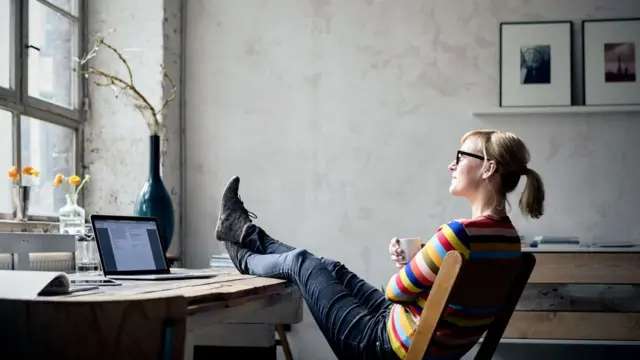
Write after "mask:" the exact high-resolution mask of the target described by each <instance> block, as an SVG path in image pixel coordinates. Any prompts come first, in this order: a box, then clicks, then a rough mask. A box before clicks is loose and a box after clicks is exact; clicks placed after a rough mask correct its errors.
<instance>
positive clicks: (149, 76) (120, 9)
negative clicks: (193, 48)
mask: <svg viewBox="0 0 640 360" xmlns="http://www.w3.org/2000/svg"><path fill="white" fill-rule="evenodd" d="M181 6H182V1H180V0H166V1H152V2H148V1H130V0H111V1H89V2H88V14H89V21H88V24H89V35H90V36H92V37H93V36H95V34H97V33H99V32H102V33H106V32H107V31H109V30H111V29H115V30H116V31H115V32H114V33H112V34H111V35H109V37H108V38H107V41H108V42H110V43H111V44H112V45H114V46H116V47H117V48H118V49H119V50H125V49H129V50H127V51H126V53H125V54H126V56H127V59H128V61H129V63H130V65H131V67H132V70H133V73H134V83H135V84H136V85H137V86H138V87H139V89H140V90H141V91H142V92H143V93H144V94H145V96H147V97H148V98H149V99H150V101H151V102H152V103H153V104H156V106H160V105H161V104H162V102H163V99H164V98H165V97H166V96H168V95H169V90H170V88H169V87H168V86H164V87H163V83H162V73H161V68H160V65H161V64H164V65H165V67H166V68H167V71H168V73H169V75H170V76H171V78H172V79H173V80H174V81H175V82H176V83H177V84H180V82H181V73H180V72H181V64H180V49H181V42H180V39H181V32H182V26H181V17H180V14H181ZM92 64H93V65H94V66H95V67H97V68H101V69H106V70H109V71H112V72H114V71H115V72H116V73H118V74H121V75H126V72H125V69H124V67H123V65H121V63H120V62H118V60H117V59H116V58H115V57H114V56H112V55H111V54H109V53H107V52H106V51H101V53H100V56H97V57H96V58H95V60H94V61H93V63H92ZM178 96H179V97H178V98H176V100H174V101H173V102H171V104H170V105H169V107H168V108H167V110H166V111H165V112H164V113H163V114H162V118H163V119H164V120H163V121H164V122H165V124H166V133H165V136H164V138H163V140H164V141H163V149H162V151H163V164H162V170H163V171H162V173H163V178H164V182H165V186H167V189H168V190H169V192H170V194H171V199H172V200H173V206H174V211H175V219H176V224H175V229H174V237H173V242H172V245H171V248H170V249H169V252H170V253H174V254H176V253H179V252H180V232H181V213H180V207H181V197H180V187H181V185H180V184H181V183H180V181H181V173H182V172H181V165H180V162H181V156H182V152H181V142H180V131H181V121H180V101H181V100H180V96H181V93H178ZM89 97H90V99H91V115H90V118H89V120H88V122H87V126H86V129H85V141H84V145H85V156H84V166H85V167H86V168H87V171H88V173H89V174H91V175H92V176H93V178H92V180H91V183H90V184H89V185H88V186H87V188H86V193H85V196H86V200H85V207H86V209H87V212H88V213H91V214H93V213H102V214H120V215H130V214H133V207H134V204H135V201H136V198H137V196H138V194H139V192H140V190H141V189H142V186H143V184H144V182H145V181H146V179H147V175H148V169H149V131H148V129H147V127H146V124H145V122H144V120H143V118H142V117H141V115H140V114H139V113H138V112H137V111H136V110H134V109H133V108H132V107H131V106H129V105H127V104H126V103H125V102H123V101H122V99H116V98H115V96H114V92H113V91H112V90H110V89H108V88H104V87H97V86H94V85H91V87H90V91H89Z"/></svg>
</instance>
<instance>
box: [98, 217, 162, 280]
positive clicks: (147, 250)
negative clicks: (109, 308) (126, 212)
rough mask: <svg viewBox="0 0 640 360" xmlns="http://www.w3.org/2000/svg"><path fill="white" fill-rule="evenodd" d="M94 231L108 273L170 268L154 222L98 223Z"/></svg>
mask: <svg viewBox="0 0 640 360" xmlns="http://www.w3.org/2000/svg"><path fill="white" fill-rule="evenodd" d="M94 231H95V236H96V241H98V242H100V245H99V246H100V249H101V251H102V257H103V263H104V267H105V269H104V271H105V272H112V271H139V270H160V269H162V270H164V269H166V268H167V266H166V263H165V260H164V254H163V251H162V244H161V242H160V236H159V234H158V229H157V227H156V224H155V222H153V221H148V220H140V221H127V220H96V221H95V229H94Z"/></svg>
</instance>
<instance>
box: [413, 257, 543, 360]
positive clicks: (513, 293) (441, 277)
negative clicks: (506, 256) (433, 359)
mask: <svg viewBox="0 0 640 360" xmlns="http://www.w3.org/2000/svg"><path fill="white" fill-rule="evenodd" d="M535 263H536V259H535V257H534V256H533V254H531V253H522V256H521V257H520V259H519V261H514V262H513V263H510V264H501V263H498V262H492V261H490V260H468V261H465V260H464V259H463V258H462V255H460V253H458V252H456V251H450V252H449V253H447V255H446V256H445V258H444V260H443V262H442V266H441V268H440V272H439V273H438V276H437V277H436V281H435V283H434V285H433V289H432V290H431V294H430V295H429V298H428V299H427V302H426V304H425V306H424V308H423V311H422V316H421V317H420V323H419V324H418V328H417V329H416V333H415V335H414V338H413V341H412V343H411V347H410V348H409V351H408V353H407V357H406V358H405V359H406V360H418V359H422V358H423V357H424V354H425V353H426V352H427V351H428V349H429V344H430V342H431V337H432V336H433V335H434V334H435V332H436V330H437V329H438V324H439V322H440V320H441V319H442V316H443V314H444V310H445V309H446V306H447V304H456V305H459V306H464V307H472V308H483V307H500V311H499V312H498V314H497V316H496V318H495V319H494V320H493V322H492V323H491V325H490V326H489V328H488V330H487V332H486V333H485V336H484V339H483V341H482V345H481V346H480V349H479V351H478V353H477V354H476V356H475V359H477V360H490V359H491V358H492V357H493V354H494V353H495V351H496V349H497V348H498V344H499V343H500V339H501V338H502V335H503V334H504V331H505V329H506V328H507V324H508V323H509V320H510V319H511V315H512V314H513V311H514V310H515V308H516V305H517V304H518V301H519V299H520V296H521V295H522V292H523V291H524V288H525V287H526V285H527V282H528V281H529V276H530V275H531V272H532V271H533V268H534V267H535Z"/></svg>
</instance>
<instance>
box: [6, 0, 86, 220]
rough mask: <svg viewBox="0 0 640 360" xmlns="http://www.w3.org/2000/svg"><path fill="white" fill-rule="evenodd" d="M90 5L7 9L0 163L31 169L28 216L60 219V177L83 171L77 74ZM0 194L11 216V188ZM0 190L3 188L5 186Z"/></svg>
mask: <svg viewBox="0 0 640 360" xmlns="http://www.w3.org/2000/svg"><path fill="white" fill-rule="evenodd" d="M83 9H84V0H1V1H0V163H1V164H2V166H3V168H4V169H8V168H10V167H11V166H14V165H16V166H19V167H20V168H22V167H23V166H24V165H31V166H33V167H35V168H37V169H38V170H40V177H39V178H35V179H34V178H26V179H25V178H21V182H22V183H23V185H30V186H31V187H32V188H31V199H30V203H29V216H30V217H32V218H36V219H37V218H44V219H47V218H54V217H56V216H57V213H58V209H59V208H60V207H62V206H64V204H65V199H64V192H63V191H62V189H59V188H54V187H53V186H52V181H53V178H54V176H55V174H57V173H63V174H65V175H71V174H75V173H76V172H77V171H79V169H80V166H79V159H80V158H81V155H80V154H79V153H78V150H79V147H77V146H76V144H77V143H78V139H79V131H80V129H81V126H82V119H83V117H82V109H81V108H82V106H81V104H82V99H83V98H84V93H83V89H84V88H85V87H86V83H85V80H84V79H83V78H82V76H81V75H79V74H78V73H76V72H74V71H73V69H74V67H75V66H76V63H75V62H74V60H73V59H74V58H76V57H79V55H80V54H81V53H82V52H84V48H83V47H82V44H83V43H84V38H83V34H84V31H83V27H84V22H83V21H82V20H83V19H82V17H81V14H83ZM3 179H4V180H3V181H2V182H1V183H5V184H6V186H2V187H0V214H1V216H2V217H4V218H7V217H10V216H11V212H12V205H11V195H10V191H9V185H10V180H9V179H8V178H7V176H6V175H4V176H3ZM1 183H0V185H1Z"/></svg>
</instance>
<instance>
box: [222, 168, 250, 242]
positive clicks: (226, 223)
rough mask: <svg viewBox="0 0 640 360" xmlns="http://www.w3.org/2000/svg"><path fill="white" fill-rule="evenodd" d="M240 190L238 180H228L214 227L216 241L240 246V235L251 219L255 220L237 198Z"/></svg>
mask: <svg viewBox="0 0 640 360" xmlns="http://www.w3.org/2000/svg"><path fill="white" fill-rule="evenodd" d="M239 188H240V178H239V177H237V176H234V177H232V178H231V180H229V182H228V183H227V186H226V187H225V189H224V192H223V193H222V201H221V204H220V215H219V217H218V223H217V225H216V231H215V232H216V239H218V240H219V241H224V242H229V243H232V244H235V245H238V246H242V235H243V234H244V231H245V229H246V227H247V226H248V225H250V224H251V218H252V217H253V218H256V216H255V214H253V213H251V212H249V211H248V210H247V209H246V208H245V207H244V204H243V203H242V200H240V197H239V196H238V189H239Z"/></svg>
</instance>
